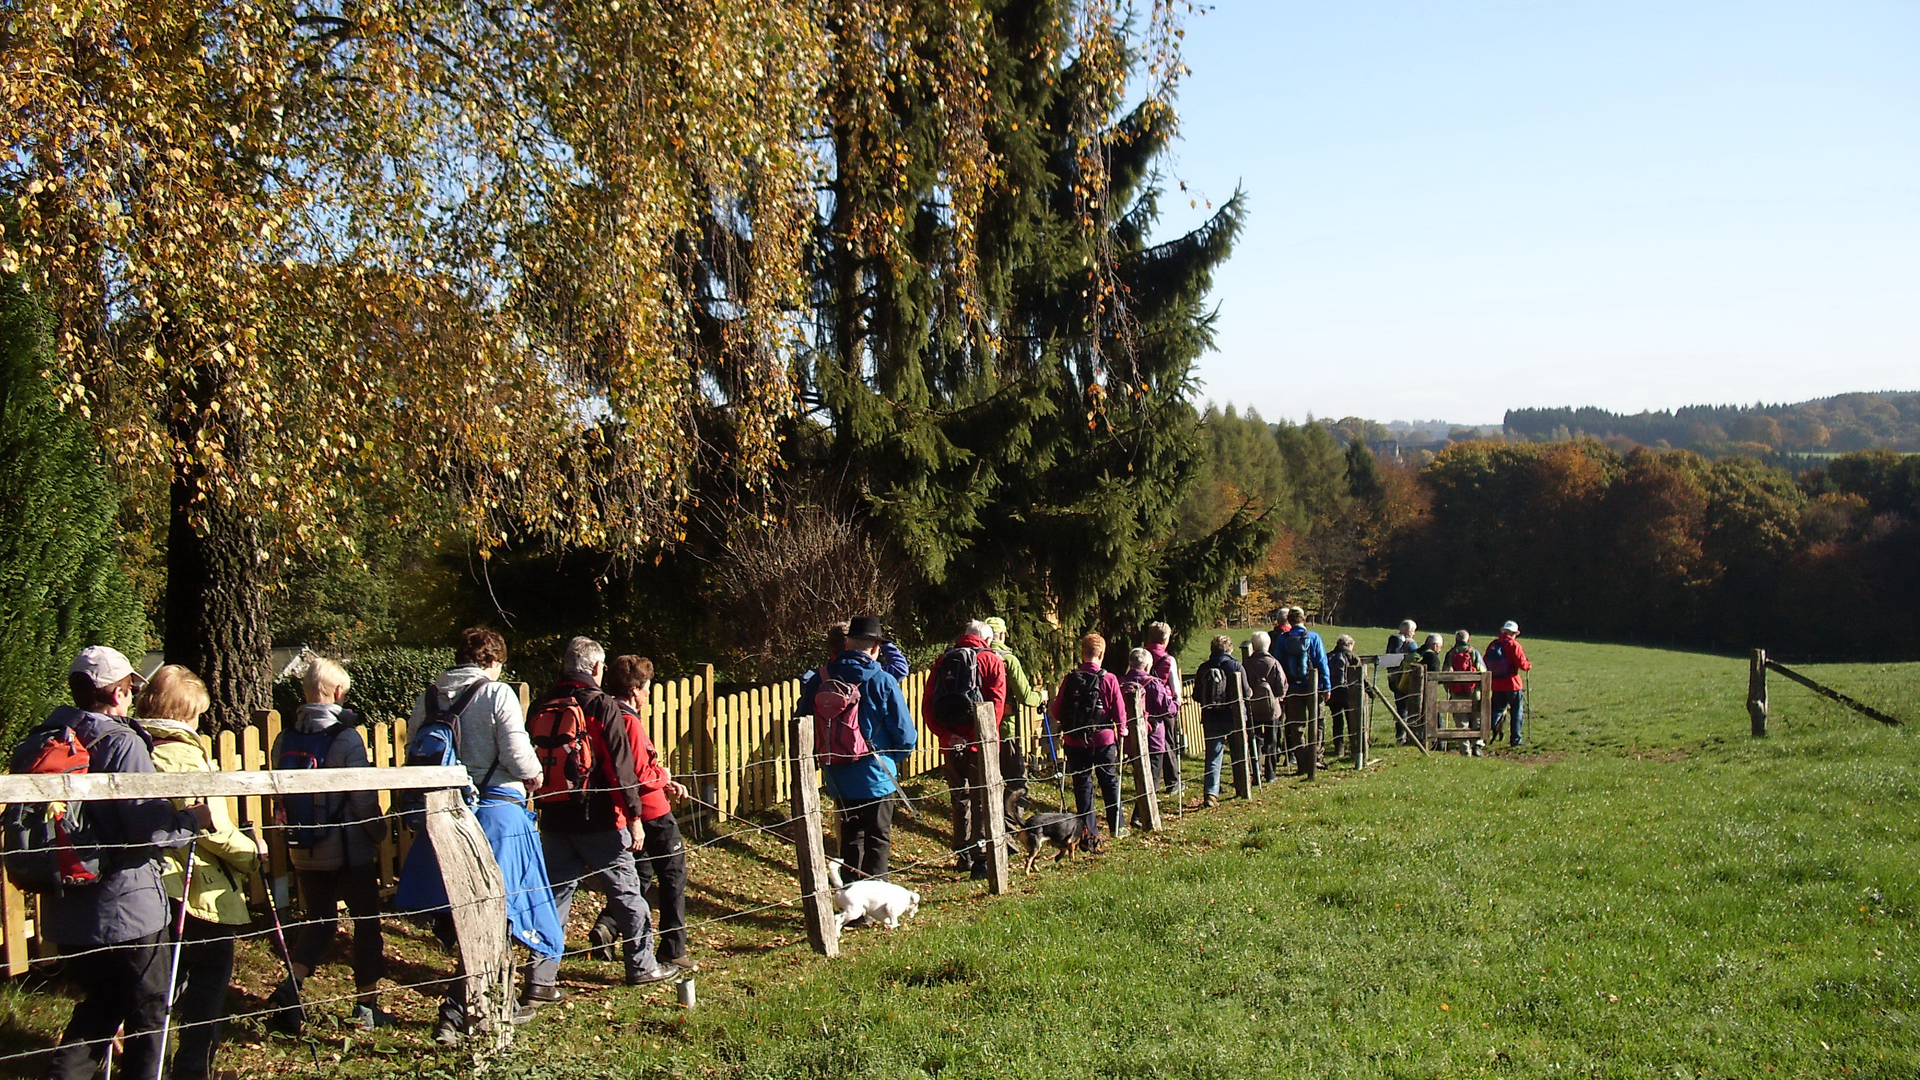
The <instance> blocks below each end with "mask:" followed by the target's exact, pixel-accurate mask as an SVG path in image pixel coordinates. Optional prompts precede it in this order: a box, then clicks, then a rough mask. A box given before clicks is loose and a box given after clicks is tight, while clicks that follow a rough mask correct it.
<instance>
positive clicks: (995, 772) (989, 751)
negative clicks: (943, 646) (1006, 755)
mask: <svg viewBox="0 0 1920 1080" xmlns="http://www.w3.org/2000/svg"><path fill="white" fill-rule="evenodd" d="M973 730H974V738H975V739H976V740H978V741H979V743H980V752H979V753H978V754H975V755H974V758H975V759H976V760H978V761H979V762H980V775H979V776H977V777H973V778H972V779H973V781H974V785H975V786H974V789H973V790H972V791H971V792H969V793H968V795H969V796H970V797H971V798H972V799H973V813H974V820H975V821H984V822H986V833H987V891H989V892H991V893H993V895H995V896H1000V895H1002V894H1004V893H1005V892H1006V891H1007V889H1008V887H1009V886H1008V877H1007V869H1008V867H1007V813H1006V811H1007V786H1006V783H1005V782H1004V781H1003V780H1002V779H1001V776H1000V720H999V718H998V717H996V716H994V715H993V702H991V701H981V702H976V703H974V706H973Z"/></svg>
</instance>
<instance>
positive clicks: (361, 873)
mask: <svg viewBox="0 0 1920 1080" xmlns="http://www.w3.org/2000/svg"><path fill="white" fill-rule="evenodd" d="M294 874H295V876H296V877H298V878H299V879H300V895H301V896H302V897H304V898H305V902H306V915H307V921H306V924H305V925H303V926H301V927H300V928H299V929H297V930H296V931H294V935H293V940H292V941H290V942H288V943H287V944H288V951H289V952H291V953H292V954H293V962H294V963H296V964H299V965H300V966H301V967H304V968H307V969H309V970H313V971H318V970H319V969H320V968H321V967H322V966H324V965H325V964H326V962H327V956H328V954H330V953H332V952H333V933H334V930H335V928H336V927H337V925H338V923H339V911H340V901H342V900H345V901H346V902H347V914H349V915H351V916H352V917H353V985H354V986H356V987H367V986H372V985H373V984H374V983H377V982H379V981H380V980H381V979H382V978H385V977H386V974H387V949H386V939H385V938H384V937H383V936H382V935H381V933H380V876H379V869H378V867H376V866H375V865H374V864H373V863H367V864H365V865H363V866H349V867H346V868H344V869H341V870H296V871H295V872H294Z"/></svg>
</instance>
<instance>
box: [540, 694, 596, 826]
mask: <svg viewBox="0 0 1920 1080" xmlns="http://www.w3.org/2000/svg"><path fill="white" fill-rule="evenodd" d="M527 738H528V739H529V740H531V741H532V742H533V753H534V756H535V757H537V758H539V759H540V786H539V787H537V788H535V789H534V794H533V798H534V801H535V802H537V803H541V804H553V803H560V802H585V801H586V800H587V794H588V789H589V788H590V787H591V786H592V784H593V778H594V777H595V776H597V775H598V774H599V772H600V756H601V755H600V753H599V746H600V744H601V742H602V740H603V739H604V735H602V734H601V733H600V732H597V731H595V730H594V729H593V724H592V722H591V721H589V720H588V719H587V711H586V710H585V709H582V708H581V707H580V703H579V702H578V701H576V700H574V698H573V695H571V694H568V695H566V696H564V697H556V698H551V699H549V700H547V701H543V702H541V703H540V705H539V707H538V708H536V709H534V711H533V715H532V716H529V717H528V718H527Z"/></svg>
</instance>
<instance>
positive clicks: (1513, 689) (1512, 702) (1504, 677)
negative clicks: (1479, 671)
mask: <svg viewBox="0 0 1920 1080" xmlns="http://www.w3.org/2000/svg"><path fill="white" fill-rule="evenodd" d="M1484 659H1485V660H1486V664H1487V672H1488V673H1489V674H1491V675H1492V676H1493V737H1494V738H1495V739H1498V738H1499V737H1500V730H1501V727H1502V725H1504V723H1505V722H1506V718H1507V716H1508V715H1509V714H1511V715H1512V716H1513V732H1512V738H1511V740H1510V741H1509V742H1508V744H1507V745H1509V746H1519V745H1521V737H1520V729H1521V725H1523V724H1524V723H1525V722H1526V711H1527V707H1526V698H1525V697H1524V696H1523V695H1522V694H1521V690H1522V689H1523V688H1524V686H1525V683H1523V682H1522V681H1521V679H1522V676H1521V672H1523V671H1532V670H1533V662H1532V661H1530V660H1528V659H1527V651H1526V650H1525V649H1523V648H1521V647H1520V624H1519V623H1516V622H1514V621H1513V620H1511V619H1509V620H1507V622H1506V623H1505V625H1503V626H1501V627H1500V636H1499V637H1497V638H1495V639H1494V640H1493V644H1491V645H1488V646H1487V651H1486V655H1485V657H1484Z"/></svg>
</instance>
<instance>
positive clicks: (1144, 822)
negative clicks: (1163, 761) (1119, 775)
mask: <svg viewBox="0 0 1920 1080" xmlns="http://www.w3.org/2000/svg"><path fill="white" fill-rule="evenodd" d="M1125 690H1126V696H1127V714H1128V715H1129V716H1130V717H1132V720H1131V721H1130V722H1129V723H1128V724H1127V738H1126V753H1127V763H1128V766H1129V768H1128V771H1129V772H1131V773H1133V814H1132V816H1131V824H1132V825H1133V827H1134V828H1136V829H1141V830H1144V831H1146V832H1159V831H1160V826H1161V821H1160V793H1159V790H1158V788H1159V784H1157V783H1156V782H1155V777H1154V775H1153V757H1152V755H1151V754H1150V753H1149V751H1148V749H1147V747H1148V741H1149V738H1150V733H1151V732H1152V730H1153V721H1152V719H1151V718H1150V717H1148V716H1147V692H1146V690H1145V688H1143V687H1142V686H1141V685H1140V684H1139V683H1127V684H1126V686H1125Z"/></svg>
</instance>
